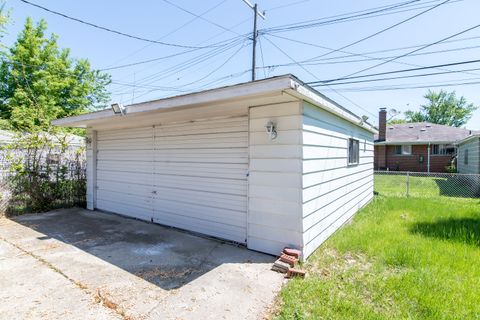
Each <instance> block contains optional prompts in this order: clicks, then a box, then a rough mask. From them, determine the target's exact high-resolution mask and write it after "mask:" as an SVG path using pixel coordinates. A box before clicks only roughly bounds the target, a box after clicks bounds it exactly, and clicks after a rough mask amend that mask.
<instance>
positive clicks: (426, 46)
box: [332, 24, 480, 81]
mask: <svg viewBox="0 0 480 320" xmlns="http://www.w3.org/2000/svg"><path fill="white" fill-rule="evenodd" d="M479 27H480V24H477V25H475V26H473V27H470V28H467V29H464V30H462V31H460V32H457V33H455V34H453V35H451V36H448V37H446V38H443V39H440V40H438V41H435V42H432V43H429V44H427V45H424V46H422V47H420V48H418V49H415V50H412V51H409V52H407V53H404V54H401V55H399V56H396V57H394V58H391V59H387V60H386V61H384V62H381V63H378V64H376V65H373V66H370V67H368V68H364V69H361V70H359V71H355V72H353V73H350V74H348V75H345V76H343V77H340V78H336V79H332V81H339V80H344V79H345V78H348V77H351V76H353V75H356V74H359V73H362V72H364V71H368V70H371V69H374V68H377V67H379V66H382V65H384V64H387V63H390V62H393V61H395V60H398V59H401V58H404V57H407V56H409V55H411V54H413V53H415V52H418V51H421V50H423V49H426V48H428V47H431V46H434V45H436V44H439V43H441V42H443V41H445V40H449V39H452V38H454V37H456V36H459V35H461V34H464V33H467V32H469V31H472V30H474V29H477V28H479Z"/></svg>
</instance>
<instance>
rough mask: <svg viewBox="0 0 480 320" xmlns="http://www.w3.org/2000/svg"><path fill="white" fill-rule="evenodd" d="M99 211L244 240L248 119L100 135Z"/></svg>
mask: <svg viewBox="0 0 480 320" xmlns="http://www.w3.org/2000/svg"><path fill="white" fill-rule="evenodd" d="M97 147H98V160H97V193H96V194H97V208H98V209H101V210H105V211H111V212H116V213H120V214H123V215H127V216H132V217H135V218H139V219H142V220H148V221H153V222H156V223H160V224H164V225H169V226H174V227H178V228H182V229H186V230H190V231H195V232H199V233H204V234H207V235H211V236H215V237H219V238H224V239H228V240H232V241H236V242H240V243H245V242H246V224H247V217H246V212H247V172H248V117H247V116H246V115H245V116H239V117H232V118H224V119H214V120H201V121H189V122H184V123H177V124H165V125H158V126H150V127H143V128H134V129H122V130H111V131H99V132H98V142H97Z"/></svg>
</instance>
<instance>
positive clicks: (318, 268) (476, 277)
mask: <svg viewBox="0 0 480 320" xmlns="http://www.w3.org/2000/svg"><path fill="white" fill-rule="evenodd" d="M433 183H435V182H434V181H433ZM435 184H436V183H435ZM389 185H390V192H392V193H395V192H398V183H397V184H396V185H397V189H395V183H389ZM437 192H438V189H437ZM380 194H382V193H380ZM304 266H305V268H306V269H307V271H308V277H307V278H306V279H305V280H300V279H294V280H292V281H290V282H289V283H288V284H287V286H286V287H285V288H284V289H283V290H282V291H281V293H280V299H279V300H280V302H279V311H278V312H277V314H276V316H275V317H276V318H278V319H480V303H479V301H480V300H479V293H480V199H457V198H449V197H439V196H437V197H432V198H404V197H384V196H381V195H380V196H377V197H376V199H375V200H374V201H373V202H372V203H371V204H370V205H368V206H367V207H366V208H364V209H363V210H362V211H361V212H360V213H358V214H357V215H356V216H355V217H354V220H353V223H351V224H349V225H347V226H345V227H344V228H343V229H342V230H340V231H339V232H337V233H336V234H335V235H334V236H333V237H331V238H330V239H329V240H328V241H326V242H325V243H324V244H323V245H322V246H321V247H320V248H319V249H318V250H317V251H316V252H315V253H314V254H313V255H312V256H311V257H310V258H309V260H308V261H307V262H306V263H305V265H304Z"/></svg>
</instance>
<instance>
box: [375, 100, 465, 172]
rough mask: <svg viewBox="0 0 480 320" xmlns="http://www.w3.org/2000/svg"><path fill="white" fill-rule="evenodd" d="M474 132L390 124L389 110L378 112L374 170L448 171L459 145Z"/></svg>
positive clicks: (418, 124) (448, 127) (417, 124)
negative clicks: (388, 118)
mask: <svg viewBox="0 0 480 320" xmlns="http://www.w3.org/2000/svg"><path fill="white" fill-rule="evenodd" d="M471 133H472V132H471V131H470V130H467V129H463V128H455V127H450V126H445V125H439V124H433V123H429V122H416V123H402V124H392V125H390V124H387V110H386V109H385V108H381V109H380V112H379V128H378V135H376V136H375V154H374V168H375V170H395V171H413V172H445V171H446V169H445V167H447V166H449V165H450V164H451V163H452V161H453V160H454V159H455V158H456V155H457V147H456V143H457V142H458V141H460V140H463V139H465V138H466V137H468V136H469V135H470V134H471Z"/></svg>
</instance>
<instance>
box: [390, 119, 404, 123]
mask: <svg viewBox="0 0 480 320" xmlns="http://www.w3.org/2000/svg"><path fill="white" fill-rule="evenodd" d="M402 123H407V120H405V119H392V120H388V124H402Z"/></svg>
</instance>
